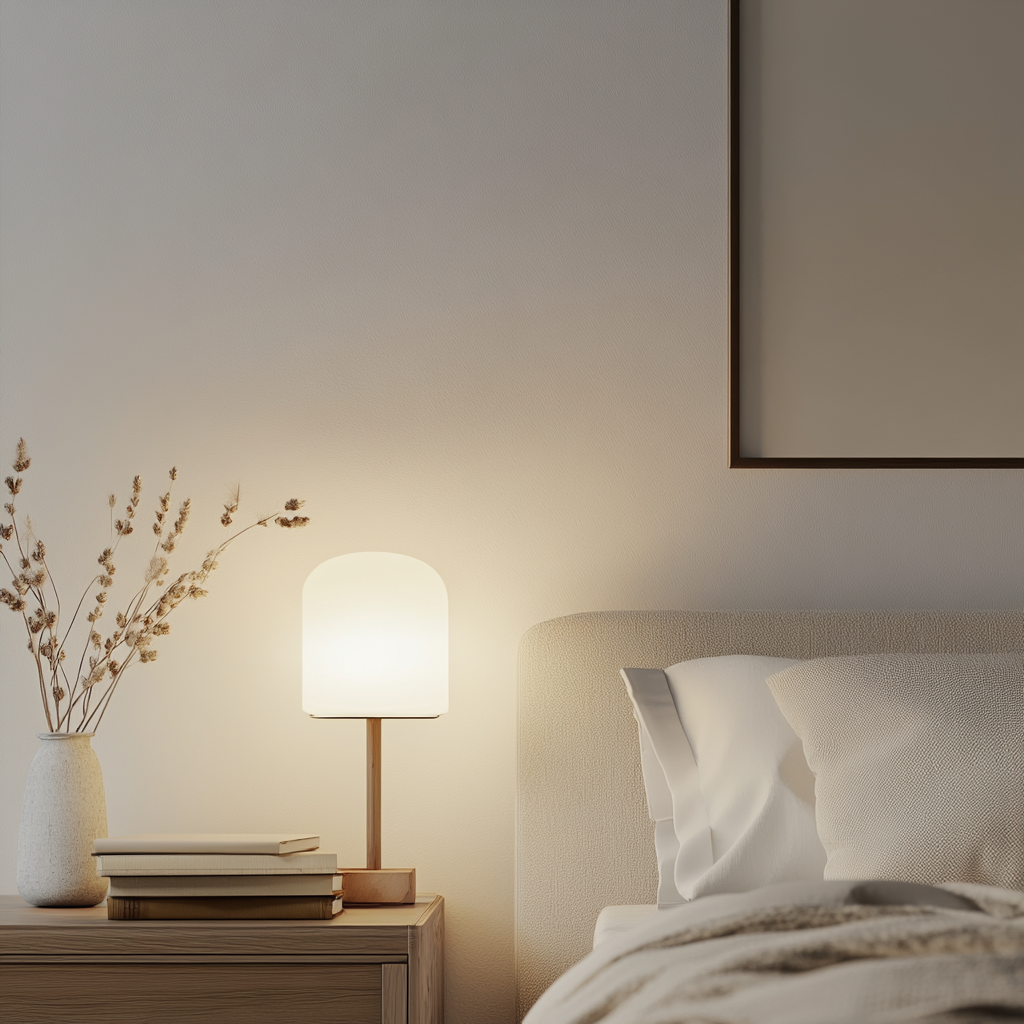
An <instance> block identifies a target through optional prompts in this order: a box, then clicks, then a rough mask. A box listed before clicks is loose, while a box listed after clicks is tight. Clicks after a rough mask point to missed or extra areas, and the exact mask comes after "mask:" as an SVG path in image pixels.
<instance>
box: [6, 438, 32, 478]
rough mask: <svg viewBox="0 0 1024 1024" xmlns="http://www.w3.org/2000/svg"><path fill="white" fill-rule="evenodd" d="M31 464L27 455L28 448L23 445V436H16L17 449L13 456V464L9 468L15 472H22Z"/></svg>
mask: <svg viewBox="0 0 1024 1024" xmlns="http://www.w3.org/2000/svg"><path fill="white" fill-rule="evenodd" d="M31 464H32V460H31V459H30V458H29V457H28V448H27V446H26V445H25V438H23V437H19V438H18V449H17V453H16V454H15V456H14V464H13V465H12V466H11V468H12V469H13V470H14V472H15V473H24V472H25V470H26V469H28V467H29V466H30V465H31Z"/></svg>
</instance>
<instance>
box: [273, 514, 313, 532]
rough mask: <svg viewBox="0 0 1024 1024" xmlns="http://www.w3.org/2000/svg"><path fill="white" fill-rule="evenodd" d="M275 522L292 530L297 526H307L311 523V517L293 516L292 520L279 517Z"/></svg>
mask: <svg viewBox="0 0 1024 1024" xmlns="http://www.w3.org/2000/svg"><path fill="white" fill-rule="evenodd" d="M274 522H275V523H277V525H278V526H283V527H285V528H286V529H289V530H290V529H293V528H294V527H296V526H305V525H306V524H307V523H308V522H309V516H292V517H291V519H289V518H288V517H287V516H278V517H277V518H276V519H275V520H274Z"/></svg>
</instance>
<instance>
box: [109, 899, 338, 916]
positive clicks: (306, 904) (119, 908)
mask: <svg viewBox="0 0 1024 1024" xmlns="http://www.w3.org/2000/svg"><path fill="white" fill-rule="evenodd" d="M340 910H341V900H340V899H335V898H332V897H330V896H256V897H246V896H206V897H197V898H195V899H190V898H188V897H177V896H170V897H167V896H154V897H145V896H142V897H124V896H111V897H108V899H107V919H108V920H110V921H196V920H207V921H213V920H222V921H244V920H250V921H255V920H270V921H329V920H330V919H331V918H332V917H334V915H335V914H336V913H337V912H338V911H340Z"/></svg>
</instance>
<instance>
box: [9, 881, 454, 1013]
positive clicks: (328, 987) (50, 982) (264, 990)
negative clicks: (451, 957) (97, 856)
mask: <svg viewBox="0 0 1024 1024" xmlns="http://www.w3.org/2000/svg"><path fill="white" fill-rule="evenodd" d="M0 1008H2V1016H3V1019H4V1020H5V1021H11V1024H64V1022H68V1024H70V1022H74V1024H112V1022H123V1021H133V1022H134V1021H139V1022H147V1024H148V1022H160V1024H164V1022H166V1024H172V1022H173V1024H188V1022H193V1021H194V1022H196V1024H200V1022H201V1024H229V1022H235V1021H237V1022H240V1024H241V1022H244V1024H262V1022H264V1021H265V1022H267V1024H271V1022H272V1024H293V1022H295V1024H327V1022H330V1024H443V1021H444V900H443V898H442V897H440V896H429V895H427V896H422V895H421V896H419V897H417V900H416V903H415V904H412V905H409V906H403V907H351V908H346V909H345V911H344V912H343V913H341V914H339V915H338V916H337V917H336V918H334V920H332V921H108V920H107V909H106V907H105V906H101V907H93V908H90V909H88V910H42V909H38V908H35V907H29V906H27V905H26V904H25V903H24V902H23V901H22V900H21V899H19V898H18V897H17V896H0Z"/></svg>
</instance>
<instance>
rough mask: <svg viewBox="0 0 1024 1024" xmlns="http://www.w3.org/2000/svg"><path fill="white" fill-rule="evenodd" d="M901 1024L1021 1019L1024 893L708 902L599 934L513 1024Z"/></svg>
mask: <svg viewBox="0 0 1024 1024" xmlns="http://www.w3.org/2000/svg"><path fill="white" fill-rule="evenodd" d="M943 904H945V905H943ZM911 1021H919V1022H925V1021H927V1022H928V1024H940V1022H941V1024H954V1022H956V1024H981V1022H993V1024H995V1022H1000V1024H1007V1022H1008V1021H1024V893H1020V892H1014V891H1010V890H1005V889H996V888H992V887H989V886H979V885H969V884H965V883H955V884H949V885H947V886H943V887H941V888H937V889H935V888H931V887H929V886H915V885H909V884H907V883H894V882H843V881H831V882H801V883H793V884H787V885H779V886H770V887H768V888H764V889H758V890H756V891H754V892H750V893H743V894H738V895H729V896H726V895H720V896H706V897H703V898H701V899H699V900H695V901H694V902H692V903H689V904H686V905H685V906H682V907H677V908H672V909H668V910H662V911H659V912H657V913H653V914H650V915H649V917H648V920H647V922H646V923H644V924H640V925H637V926H636V927H633V928H631V929H630V930H628V931H626V932H623V933H621V934H619V935H617V936H611V937H609V938H608V939H607V940H606V941H604V942H602V943H601V944H600V946H599V947H598V948H597V949H595V951H594V952H593V953H591V954H590V955H589V956H588V957H586V958H585V959H584V960H583V961H581V962H580V963H579V964H577V965H576V966H575V967H573V968H572V969H571V970H569V971H568V972H567V973H566V974H564V975H563V976H562V977H561V978H559V979H558V981H556V982H555V983H554V985H552V986H551V988H549V989H548V991H547V992H546V993H545V994H544V995H543V996H542V997H541V999H540V1000H539V1001H538V1002H537V1003H536V1004H535V1006H534V1007H533V1009H532V1010H531V1011H530V1013H529V1014H528V1015H527V1018H526V1021H525V1022H524V1024H682V1022H687V1024H689V1022H700V1024H708V1022H714V1024H907V1022H911Z"/></svg>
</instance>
